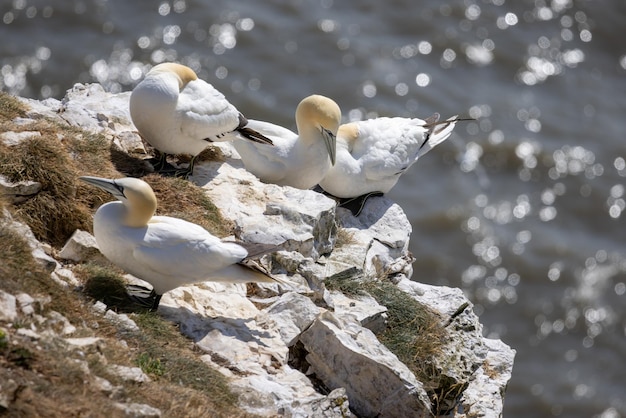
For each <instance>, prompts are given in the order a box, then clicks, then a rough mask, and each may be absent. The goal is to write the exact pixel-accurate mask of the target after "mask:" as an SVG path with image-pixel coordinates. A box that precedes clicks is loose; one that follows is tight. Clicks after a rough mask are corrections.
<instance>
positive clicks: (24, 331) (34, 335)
mask: <svg viewBox="0 0 626 418" xmlns="http://www.w3.org/2000/svg"><path fill="white" fill-rule="evenodd" d="M15 333H16V334H17V335H19V336H20V337H27V338H30V339H31V340H38V339H40V338H41V334H39V333H38V332H37V331H35V330H32V329H28V328H18V330H17V331H16V332H15Z"/></svg>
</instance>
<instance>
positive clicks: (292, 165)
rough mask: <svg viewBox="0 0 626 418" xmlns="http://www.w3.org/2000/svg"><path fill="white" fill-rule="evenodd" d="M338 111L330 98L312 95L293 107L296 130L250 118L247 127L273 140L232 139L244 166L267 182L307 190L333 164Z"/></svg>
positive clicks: (339, 113)
mask: <svg viewBox="0 0 626 418" xmlns="http://www.w3.org/2000/svg"><path fill="white" fill-rule="evenodd" d="M340 121H341V110H340V109H339V106H338V105H337V103H335V102H334V101H333V100H331V99H329V98H327V97H324V96H320V95H312V96H309V97H306V98H304V99H303V100H302V101H301V102H300V104H298V107H297V108H296V126H297V128H298V133H297V134H296V133H294V132H292V131H291V130H289V129H286V128H283V127H281V126H278V125H274V124H272V123H268V122H261V121H256V120H250V121H249V124H248V127H250V128H251V129H253V130H255V131H257V132H259V133H261V134H262V135H264V136H266V137H268V138H269V139H271V140H272V142H273V144H274V146H272V147H270V146H267V145H264V144H260V143H254V142H250V141H242V140H240V139H236V140H234V141H233V145H234V146H235V149H236V150H237V152H238V153H239V155H240V156H241V159H242V161H243V164H244V166H245V167H246V169H247V170H248V171H250V172H251V173H252V174H254V175H256V176H257V177H259V178H260V179H261V180H262V181H264V182H266V183H274V184H278V185H281V186H292V187H296V188H298V189H310V188H311V187H313V186H315V185H316V184H317V183H318V182H319V181H320V180H321V179H322V178H323V177H324V175H325V174H326V172H327V171H328V169H329V168H330V167H331V166H332V164H334V163H335V152H336V143H335V135H336V134H337V129H338V128H339V123H340Z"/></svg>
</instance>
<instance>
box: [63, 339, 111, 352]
mask: <svg viewBox="0 0 626 418" xmlns="http://www.w3.org/2000/svg"><path fill="white" fill-rule="evenodd" d="M64 340H65V342H66V343H67V344H69V345H70V346H72V347H73V348H82V349H84V348H88V347H92V346H97V345H98V344H99V343H100V341H102V339H101V338H99V337H82V338H65V339H64Z"/></svg>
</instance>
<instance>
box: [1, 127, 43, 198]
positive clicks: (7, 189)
mask: <svg viewBox="0 0 626 418" xmlns="http://www.w3.org/2000/svg"><path fill="white" fill-rule="evenodd" d="M5 133H7V132H5ZM41 187H42V186H41V183H39V182H37V181H27V180H24V181H19V182H17V183H13V182H10V181H9V180H7V178H6V177H4V176H0V194H2V195H4V196H6V197H7V198H8V200H9V202H11V203H20V202H24V201H26V200H28V199H29V198H31V197H32V196H34V195H36V194H37V193H39V192H40V191H41Z"/></svg>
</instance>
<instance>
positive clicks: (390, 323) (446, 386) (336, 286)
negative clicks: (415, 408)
mask: <svg viewBox="0 0 626 418" xmlns="http://www.w3.org/2000/svg"><path fill="white" fill-rule="evenodd" d="M324 284H325V286H326V288H327V289H328V290H339V291H341V292H343V293H344V294H346V295H348V296H352V297H357V298H358V297H359V295H363V294H369V295H370V296H372V297H373V298H374V299H375V300H376V301H377V302H378V303H380V304H381V305H383V306H386V307H387V315H388V319H387V327H386V328H385V329H384V330H383V331H382V332H379V333H378V334H377V337H378V339H379V340H380V342H381V343H383V344H384V345H385V346H386V347H387V348H388V349H389V350H391V352H393V353H394V354H395V355H396V356H397V357H398V359H399V360H400V361H401V362H403V363H404V364H406V365H407V367H408V368H409V370H411V371H412V372H413V374H415V377H416V378H417V379H418V380H420V381H421V382H423V383H424V388H425V389H426V391H427V393H428V395H429V397H430V399H431V402H432V404H433V411H434V412H435V415H437V414H438V412H440V409H446V407H445V405H447V403H446V402H445V401H447V400H448V399H454V398H456V397H458V395H459V394H460V393H461V392H462V390H464V387H461V385H458V384H457V383H456V382H453V381H451V379H448V378H447V377H446V376H443V375H441V371H440V370H439V369H438V367H437V366H436V361H435V360H436V359H437V358H438V357H440V356H441V355H442V352H443V350H442V348H443V347H444V345H445V344H446V341H447V340H446V339H447V336H448V334H447V331H446V329H445V327H444V325H443V324H442V318H441V317H440V315H439V314H437V313H436V312H435V311H433V310H432V309H430V308H428V307H426V306H424V305H422V304H420V303H419V302H417V301H416V300H415V299H413V298H412V297H411V296H410V295H409V294H407V293H406V292H403V291H402V290H400V289H398V288H397V287H396V286H395V285H394V284H393V283H391V282H390V281H389V280H386V279H370V278H365V277H363V276H362V274H360V273H359V272H358V271H357V269H349V270H346V271H345V272H341V273H338V274H336V275H334V276H332V277H329V278H328V279H326V280H325V282H324Z"/></svg>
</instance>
